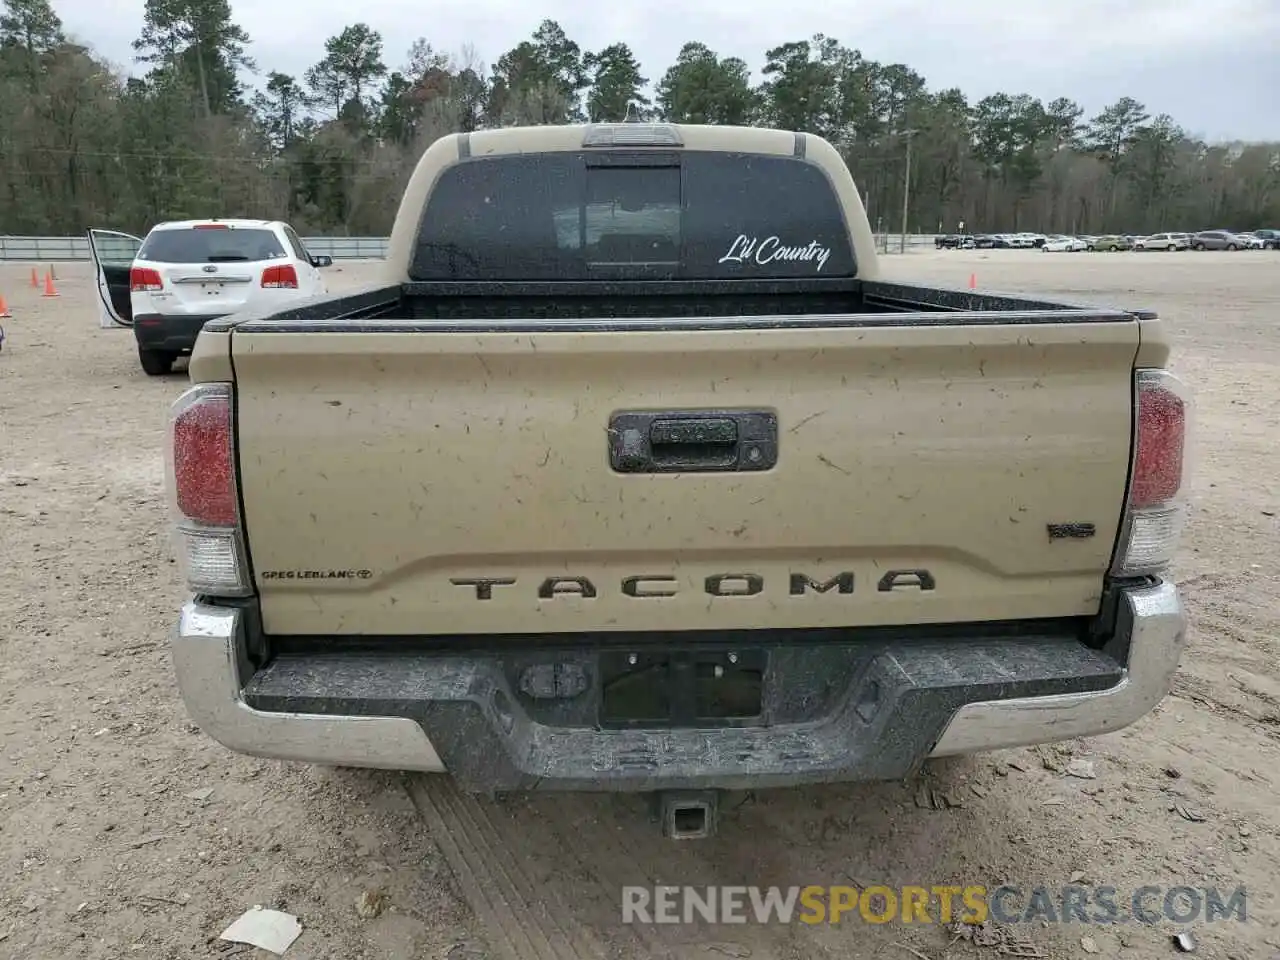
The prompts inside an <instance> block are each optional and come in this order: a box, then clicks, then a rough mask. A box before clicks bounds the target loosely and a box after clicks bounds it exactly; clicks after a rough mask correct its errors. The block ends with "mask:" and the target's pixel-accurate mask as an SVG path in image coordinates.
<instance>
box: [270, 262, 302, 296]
mask: <svg viewBox="0 0 1280 960" xmlns="http://www.w3.org/2000/svg"><path fill="white" fill-rule="evenodd" d="M262 285H263V286H264V287H290V288H292V289H294V290H297V289H298V271H297V270H294V269H293V264H291V263H286V264H285V265H284V266H282V267H267V269H265V270H263V271H262Z"/></svg>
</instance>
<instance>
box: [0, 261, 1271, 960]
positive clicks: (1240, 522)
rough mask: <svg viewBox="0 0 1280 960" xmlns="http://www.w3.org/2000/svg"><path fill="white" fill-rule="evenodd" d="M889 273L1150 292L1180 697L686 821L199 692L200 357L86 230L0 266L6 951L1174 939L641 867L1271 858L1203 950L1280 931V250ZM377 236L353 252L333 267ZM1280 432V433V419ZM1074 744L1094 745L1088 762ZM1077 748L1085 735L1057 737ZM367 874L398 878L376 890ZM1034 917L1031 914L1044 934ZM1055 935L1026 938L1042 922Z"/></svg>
mask: <svg viewBox="0 0 1280 960" xmlns="http://www.w3.org/2000/svg"><path fill="white" fill-rule="evenodd" d="M886 263H887V267H886V269H887V270H888V272H889V274H890V276H891V277H893V278H895V279H909V280H919V281H923V282H937V283H940V284H944V285H949V286H963V285H965V284H966V283H967V282H968V279H969V276H970V274H971V273H972V274H976V279H977V282H978V285H979V286H980V287H982V288H987V289H994V290H1007V291H1028V292H1030V291H1035V292H1040V293H1044V294H1047V295H1056V296H1060V297H1065V298H1071V299H1074V300H1082V301H1089V302H1097V303H1102V304H1116V305H1125V306H1141V307H1150V308H1154V309H1156V310H1158V311H1159V312H1160V313H1161V314H1162V315H1163V316H1164V317H1165V318H1167V320H1168V321H1169V322H1170V324H1171V326H1172V328H1173V331H1174V333H1175V334H1176V336H1177V355H1176V362H1175V366H1176V368H1177V369H1178V370H1179V371H1180V372H1181V373H1182V374H1183V375H1184V376H1185V377H1186V378H1187V379H1188V380H1189V381H1191V383H1192V384H1193V385H1194V386H1195V388H1196V390H1197V394H1198V417H1199V428H1198V443H1197V463H1196V466H1195V473H1194V488H1195V501H1196V503H1195V510H1194V515H1193V518H1192V522H1191V525H1190V528H1189V531H1188V535H1187V536H1186V538H1185V540H1184V546H1183V550H1182V554H1181V557H1180V560H1179V563H1178V568H1177V579H1178V581H1179V582H1180V583H1181V584H1182V585H1183V589H1184V591H1185V597H1186V601H1187V603H1188V607H1189V610H1190V615H1191V638H1190V647H1189V652H1188V654H1187V656H1186V658H1185V660H1184V663H1183V667H1182V669H1181V672H1180V673H1179V675H1178V677H1177V679H1176V683H1175V685H1174V690H1173V693H1172V695H1171V696H1170V697H1169V698H1168V699H1167V700H1166V701H1165V702H1164V703H1163V704H1162V705H1161V706H1160V707H1159V708H1158V709H1157V710H1156V712H1155V713H1154V714H1152V715H1151V716H1150V717H1148V718H1146V719H1145V720H1143V721H1142V722H1140V723H1139V724H1137V725H1136V726H1134V727H1132V728H1130V729H1128V730H1126V731H1123V732H1120V733H1117V734H1113V735H1110V736H1107V737H1102V738H1098V739H1094V740H1088V741H1076V742H1071V743H1068V744H1065V745H1062V746H1061V747H1059V748H1056V749H1051V750H1046V751H1044V752H1037V751H1034V750H1017V751H1006V752H1004V753H1001V754H998V755H990V756H984V757H978V758H966V759H963V760H959V761H953V762H949V763H947V764H944V765H939V766H937V767H934V768H931V769H930V770H929V771H927V773H926V777H927V778H928V779H929V780H930V781H932V783H933V785H934V786H936V787H937V788H938V789H939V790H942V791H944V792H946V793H948V794H949V795H951V797H952V798H953V800H954V801H956V802H957V803H959V806H956V807H952V808H947V809H941V810H938V809H932V808H928V809H926V808H922V807H921V806H918V805H917V803H916V797H917V792H918V785H917V784H899V783H892V784H880V785H873V786H854V787H847V786H842V787H830V788H822V789H805V790H797V791H783V792H770V793H758V794H754V795H747V796H744V797H742V798H740V799H741V802H740V803H738V805H737V806H735V807H734V808H733V809H731V810H727V811H725V813H724V819H723V822H722V825H721V832H720V835H719V836H718V837H717V838H716V839H714V840H712V841H708V842H704V843H693V844H673V843H667V842H663V841H661V840H660V839H659V838H658V835H657V827H656V825H655V824H653V823H651V822H650V820H649V817H648V814H647V811H646V809H645V808H644V806H643V805H642V804H641V803H640V802H639V801H638V800H635V799H633V798H626V797H623V798H610V797H594V796H588V797H576V796H575V797H550V798H542V797H539V798H535V799H526V798H507V799H505V800H501V801H496V802H490V801H477V800H473V799H471V798H463V797H460V796H458V795H457V794H455V793H454V792H453V791H452V790H450V789H448V788H447V785H442V784H441V783H439V782H435V781H432V780H431V779H430V778H411V777H402V776H400V775H397V774H391V773H370V772H361V771H338V770H330V769H324V768H312V767H307V766H300V765H291V764H282V763H275V762H265V761H259V760H254V759H248V758H244V757H238V756H233V755H232V754H230V753H228V752H227V751H226V750H224V749H223V748H222V747H220V746H218V745H217V744H215V743H213V742H212V741H211V740H209V739H208V738H207V737H205V736H203V735H202V734H201V733H199V732H198V731H197V730H196V729H195V728H194V727H193V726H192V725H191V724H190V723H189V722H188V720H187V717H186V714H185V713H184V711H183V708H182V705H181V703H180V701H179V700H178V697H177V694H176V691H175V688H174V684H173V680H172V671H171V667H170V662H169V654H168V650H167V643H166V638H167V631H168V630H169V628H170V626H171V624H172V622H173V620H174V616H175V612H176V610H177V608H178V604H179V602H180V600H181V598H182V595H181V591H180V588H179V584H178V580H177V576H176V573H175V566H174V564H173V562H172V560H171V558H170V548H169V543H168V539H167V531H166V527H165V513H164V504H163V497H162V459H161V456H162V455H161V441H162V436H163V429H164V422H165V416H166V410H167V405H168V403H169V401H170V400H171V399H172V398H173V397H174V396H176V395H177V394H178V393H179V392H180V391H181V390H182V389H183V387H184V384H185V383H186V378H185V374H181V373H180V374H175V375H174V376H172V377H169V378H161V379H152V378H148V377H146V376H144V375H143V374H142V372H141V371H140V370H139V369H138V365H137V361H136V358H135V355H134V351H133V341H132V337H131V335H130V333H129V332H128V331H124V330H109V331H103V330H99V329H98V328H97V314H96V304H95V299H94V298H95V293H94V287H93V283H92V279H91V275H90V271H89V268H88V266H87V265H86V264H64V265H58V266H57V267H56V272H57V278H58V279H57V285H58V290H59V293H60V296H59V298H58V299H56V300H50V299H44V298H42V297H41V296H40V291H39V290H34V289H31V288H30V286H29V284H28V278H29V273H30V265H13V264H9V265H3V266H0V294H3V295H4V296H5V297H6V299H7V301H8V304H9V307H10V309H11V311H12V313H13V317H12V319H6V320H0V324H2V325H3V327H4V330H5V333H6V335H7V336H6V339H5V341H4V344H3V351H0V657H2V658H3V661H2V662H3V664H4V666H3V671H2V672H0V678H2V679H3V684H2V685H0V740H2V747H3V752H2V759H0V957H14V958H24V960H25V958H31V960H54V958H81V957H84V958H119V957H131V956H139V957H147V958H166V960H167V958H188V957H210V956H213V957H223V956H244V957H249V956H255V957H256V956H262V957H266V956H267V954H265V953H257V952H255V951H253V950H252V949H251V948H247V947H237V946H233V945H231V944H228V943H225V942H220V941H218V940H217V939H216V938H217V935H218V933H219V932H221V930H222V929H223V928H224V927H225V926H226V925H227V924H228V923H229V922H230V921H231V920H233V919H234V918H235V917H237V916H238V915H239V914H240V913H241V912H242V911H244V910H245V909H247V908H249V907H250V906H252V905H254V904H262V905H267V906H273V907H277V908H279V909H282V910H286V911H288V912H290V913H293V914H295V915H297V916H298V917H299V918H300V920H301V923H302V925H303V928H304V932H303V934H302V936H301V937H300V938H299V939H298V940H297V942H296V943H294V945H293V946H292V947H291V948H290V949H289V951H288V953H287V956H288V957H289V958H294V960H321V958H327V960H355V958H368V960H381V958H449V960H464V958H466V960H480V958H487V957H492V958H511V957H538V958H544V957H545V958H551V957H592V956H600V957H605V956H607V957H611V958H619V960H622V958H639V957H649V956H653V957H672V958H681V960H683V958H708V960H712V958H720V957H726V956H727V957H751V958H754V960H771V958H776V960H783V958H787V960H792V958H794V960H800V958H826V957H831V958H836V957H840V958H862V957H886V958H888V957H898V958H901V960H909V958H910V957H912V956H915V957H916V958H917V960H920V958H925V960H939V958H942V957H944V956H945V957H948V958H954V957H982V956H990V957H992V958H994V957H996V956H999V955H1015V956H1044V957H1048V958H1054V960H1059V958H1068V957H1073V958H1074V957H1083V956H1088V955H1098V956H1102V957H1136V958H1148V957H1154V958H1159V957H1165V956H1171V955H1173V954H1174V953H1175V948H1174V945H1173V944H1172V942H1171V940H1170V935H1171V934H1172V933H1174V932H1177V930H1178V929H1180V928H1177V927H1174V926H1171V925H1161V926H1156V927H1149V926H1144V925H1137V924H1129V925H1124V926H1090V927H1082V926H1081V925H1080V924H1079V923H1065V924H1050V925H1045V924H1043V923H1040V922H1031V923H1024V924H1020V925H1015V926H1014V927H1011V928H1009V929H1007V930H1006V931H1005V934H1004V936H1005V940H1006V942H1005V943H1004V945H1003V946H1001V945H995V946H980V945H975V944H972V943H968V942H964V941H961V942H958V943H952V942H951V940H952V937H951V935H950V934H948V933H947V931H946V930H945V929H943V928H942V927H941V926H940V925H938V924H933V925H927V924H919V923H916V924H910V925H907V924H901V923H887V924H882V925H869V924H866V923H863V922H861V921H860V920H858V919H856V914H854V915H852V916H853V917H854V918H855V919H853V920H852V921H850V920H849V919H848V918H846V921H845V922H844V923H841V924H839V925H826V924H823V925H814V926H809V925H805V924H800V923H794V924H791V925H785V926H784V925H773V926H758V925H755V924H750V925H747V926H733V925H721V926H717V927H710V926H705V925H702V926H680V925H677V926H650V927H645V926H624V925H623V924H622V923H621V922H620V916H619V903H620V891H619V887H620V886H622V885H624V884H631V883H636V884H644V885H650V886H652V885H653V884H656V883H691V884H700V885H701V884H735V883H738V884H756V885H762V886H767V885H770V884H778V885H790V884H802V885H803V884H846V883H851V882H857V883H861V884H869V883H870V884H874V883H887V884H889V885H890V886H895V885H902V884H921V885H924V886H931V885H934V884H942V883H956V884H962V885H963V884H974V883H985V884H988V885H992V886H994V885H996V884H1000V883H1010V884H1016V885H1019V886H1021V887H1023V888H1027V887H1031V886H1034V885H1037V884H1040V885H1047V886H1052V887H1057V886H1061V885H1063V884H1065V883H1067V882H1069V881H1075V882H1081V883H1085V884H1106V885H1110V886H1113V887H1115V888H1117V889H1118V890H1119V891H1121V893H1120V899H1121V900H1122V901H1123V900H1124V899H1125V897H1126V896H1127V892H1128V891H1132V890H1134V889H1136V888H1137V887H1140V886H1142V885H1146V884H1153V885H1159V886H1162V887H1169V886H1173V885H1177V884H1191V885H1217V886H1219V887H1220V888H1223V889H1226V890H1229V889H1232V888H1234V887H1236V886H1237V885H1241V884H1243V885H1244V886H1246V887H1247V888H1248V901H1247V918H1248V919H1247V922H1245V923H1243V924H1241V923H1237V922H1219V923H1214V924H1202V925H1199V926H1197V927H1196V935H1197V937H1198V939H1199V946H1198V950H1197V955H1198V956H1202V957H1205V958H1228V957H1234V958H1238V960H1246V958H1248V960H1265V958H1268V957H1272V956H1273V955H1280V926H1278V924H1280V910H1278V909H1277V904H1276V899H1275V896H1274V888H1272V887H1271V886H1270V884H1271V882H1272V881H1273V879H1274V878H1275V877H1277V876H1278V875H1280V834H1278V833H1277V831H1278V830H1280V803H1277V802H1276V796H1277V788H1278V786H1280V667H1278V666H1277V664H1278V663H1280V578H1278V577H1277V559H1278V558H1280V536H1278V535H1277V534H1278V532H1280V531H1278V530H1277V519H1276V512H1277V510H1278V509H1280V441H1278V440H1277V438H1278V437H1280V422H1278V421H1280V403H1278V400H1280V378H1278V377H1277V374H1278V373H1280V327H1278V324H1280V255H1273V254H1270V253H1264V252H1258V253H1238V254H1163V253H1161V254H1154V253H1153V254H1111V255H1108V254H1053V255H1042V254H1039V253H1031V252H1022V251H995V252H985V251H984V252H976V251H967V252H943V253H933V252H928V253H920V254H912V255H908V256H905V257H901V256H900V257H894V258H889V259H888V260H887V261H886ZM362 271H363V272H364V275H366V276H367V272H368V268H367V267H362V266H361V265H357V264H345V265H340V266H339V267H337V268H334V270H333V272H332V273H331V287H335V288H338V287H341V286H343V285H347V284H352V283H358V282H359V281H360V279H361V274H362ZM1268 438H1270V439H1268ZM1071 759H1087V760H1090V761H1092V764H1093V767H1094V770H1095V772H1096V777H1095V778H1094V779H1081V778H1078V777H1073V776H1067V775H1066V774H1065V773H1064V772H1063V770H1062V768H1063V767H1065V765H1066V764H1067V763H1068V762H1069V761H1070V760H1071ZM1055 768H1056V769H1055ZM363 893H374V894H380V895H381V896H382V897H385V900H384V901H383V903H384V904H385V906H384V908H383V909H382V911H381V913H380V914H379V915H377V916H375V917H362V916H361V915H360V913H359V912H358V911H357V910H356V907H355V903H356V900H357V898H358V897H359V896H360V895H361V894H363ZM1017 944H1024V946H1022V947H1019V946H1018V945H1017ZM1025 944H1030V945H1031V946H1030V947H1029V948H1028V947H1026V946H1025Z"/></svg>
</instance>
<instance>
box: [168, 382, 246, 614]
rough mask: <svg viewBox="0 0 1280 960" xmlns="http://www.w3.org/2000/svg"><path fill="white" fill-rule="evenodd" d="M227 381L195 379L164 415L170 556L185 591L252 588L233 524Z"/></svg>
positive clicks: (235, 505)
mask: <svg viewBox="0 0 1280 960" xmlns="http://www.w3.org/2000/svg"><path fill="white" fill-rule="evenodd" d="M231 399H232V392H231V384H229V383H201V384H197V385H196V386H194V387H192V388H191V389H189V390H187V391H186V392H185V393H184V394H182V396H180V397H179V398H178V399H177V400H176V401H174V404H173V407H172V408H171V411H170V415H169V440H170V442H169V457H168V479H169V497H170V510H171V511H172V513H173V520H174V526H175V529H176V538H175V539H176V544H175V545H176V548H177V553H178V562H179V564H180V566H181V568H182V573H183V576H184V578H185V579H186V581H187V586H188V588H189V589H190V590H191V591H192V592H193V593H199V594H208V595H212V596H219V597H241V596H245V595H247V594H249V593H250V592H251V590H252V588H251V586H250V583H249V571H248V564H247V562H246V557H245V549H244V537H243V535H242V531H241V526H240V490H239V483H238V481H237V478H236V469H235V454H234V450H235V430H234V421H233V415H232V407H231Z"/></svg>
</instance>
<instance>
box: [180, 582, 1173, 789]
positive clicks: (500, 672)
mask: <svg viewBox="0 0 1280 960" xmlns="http://www.w3.org/2000/svg"><path fill="white" fill-rule="evenodd" d="M1184 630H1185V618H1184V614H1183V610H1182V606H1181V603H1180V602H1179V599H1178V594H1177V591H1176V589H1175V587H1174V586H1173V585H1172V584H1158V585H1155V586H1150V587H1143V588H1140V589H1133V590H1130V591H1128V592H1126V593H1125V594H1124V595H1123V596H1122V597H1121V598H1120V602H1119V610H1118V617H1117V628H1116V631H1115V635H1114V636H1113V637H1112V638H1111V639H1110V641H1109V642H1108V643H1107V644H1106V646H1105V647H1104V648H1103V649H1102V650H1097V651H1095V650H1092V649H1089V648H1086V647H1084V646H1083V645H1082V644H1080V643H1078V642H1077V641H1074V640H1067V639H1065V638H1062V637H1035V636H1032V637H1028V638H1016V639H1007V638H1006V639H1003V640H1000V641H998V645H997V641H984V640H983V639H981V638H975V639H974V640H972V641H955V640H949V641H946V642H945V643H942V642H937V641H921V642H913V643H912V644H910V645H906V644H903V645H894V644H886V645H882V646H879V647H877V648H876V649H874V650H872V651H870V652H862V653H857V654H851V656H853V659H852V660H850V661H849V662H848V663H847V664H846V665H845V666H846V667H847V669H846V670H845V671H844V673H843V676H844V677H845V678H846V679H847V682H842V684H840V685H839V689H835V690H834V692H833V691H832V684H831V682H830V674H829V672H828V675H827V676H825V677H824V676H817V675H812V672H806V671H803V670H802V671H801V673H800V675H801V676H804V677H807V678H808V680H809V682H811V683H813V684H814V685H815V686H814V696H818V697H822V696H826V697H827V698H828V700H829V702H830V704H831V709H830V710H829V711H827V712H826V713H824V714H823V715H822V716H820V717H818V718H816V719H814V720H812V721H810V722H802V723H790V724H780V725H775V726H768V727H763V726H762V727H752V726H739V727H720V728H702V729H688V728H678V729H651V728H645V729H600V728H599V727H598V726H593V725H589V724H572V725H569V724H557V723H555V722H554V720H552V722H545V721H547V720H548V717H547V715H546V714H541V715H539V716H540V719H534V718H533V716H532V715H531V712H530V711H527V710H525V709H524V708H523V707H522V706H521V703H522V695H519V694H517V693H516V692H515V691H514V690H513V687H512V684H511V683H510V682H509V676H510V675H509V672H504V665H503V664H502V663H501V662H500V661H499V659H498V658H496V657H491V656H486V655H423V654H412V653H410V654H405V655H398V654H397V655H391V656H386V655H379V656H368V655H359V654H338V653H332V654H311V655H307V656H301V655H281V656H279V657H277V658H276V659H275V660H273V661H272V662H271V663H270V664H268V665H267V666H266V667H264V668H263V669H260V670H257V671H254V670H253V668H252V667H251V666H250V664H249V661H248V658H247V656H246V650H247V649H248V644H249V639H250V638H249V637H248V636H247V618H246V617H245V615H244V614H243V613H242V612H241V611H240V610H237V609H233V608H225V607H215V606H209V605H205V604H200V603H195V602H192V603H188V604H186V605H185V606H184V607H183V610H182V614H181V618H180V621H179V624H178V626H177V629H176V631H175V634H174V637H173V651H172V652H173V660H174V666H175V670H176V673H177V680H178V686H179V688H180V690H181V693H182V697H183V700H184V701H185V703H186V706H187V710H188V712H189V713H190V715H191V717H192V719H193V720H194V721H195V722H196V723H197V724H198V725H199V726H200V728H201V729H202V730H204V731H205V732H206V733H207V734H208V735H210V736H211V737H213V738H214V739H215V740H218V741H219V742H221V743H222V744H223V745H225V746H227V747H229V748H230V749H232V750H235V751H237V752H240V753H245V754H250V755H254V756H262V757H273V758H279V759H288V760H299V761H307V762H316V763H326V764H336V765H342V766H355V767H379V768H388V769H401V770H418V771H427V772H445V771H448V772H449V773H451V774H452V775H453V776H454V777H455V778H456V779H457V780H458V781H459V782H460V784H461V785H462V786H463V787H464V788H466V789H471V790H480V791H488V790H517V789H577V790H648V789H658V788H662V789H677V788H698V787H701V788H713V787H716V788H726V789H734V788H750V787H767V786H787V785H795V784H800V783H817V782H834V781H850V780H883V779H896V778H900V777H904V776H908V775H910V774H911V773H912V772H913V771H914V770H915V769H917V768H918V767H919V765H920V764H921V763H922V762H923V761H924V759H925V758H926V757H928V756H945V755H953V754H963V753H972V752H978V751H983V750H991V749H997V748H1003V747H1013V746H1021V745H1026V744H1033V743H1042V742H1048V741H1053V740H1062V739H1067V738H1071V737H1080V736H1092V735H1095V734H1101V733H1108V732H1110V731H1113V730H1119V729H1121V728H1123V727H1126V726H1128V725H1129V724H1131V723H1133V722H1134V721H1136V720H1138V719H1140V718H1141V717H1142V716H1144V715H1145V714H1147V713H1148V712H1149V711H1150V710H1151V709H1152V708H1153V707H1154V706H1155V705H1156V704H1157V703H1158V702H1159V701H1160V700H1161V698H1163V697H1164V695H1165V694H1166V693H1167V691H1168V689H1169V684H1170V681H1171V678H1172V676H1173V673H1174V671H1175V670H1176V669H1177V666H1178V662H1179V659H1180V657H1181V653H1182V649H1183V643H1184ZM850 649H851V650H852V649H853V648H850ZM821 655H822V656H828V657H829V656H831V655H832V654H831V651H830V649H827V650H824V651H823V652H822V654H821ZM788 657H790V658H791V660H792V662H793V664H794V663H799V662H801V661H803V660H804V657H805V653H804V650H803V649H801V648H791V650H790V651H789V653H788ZM507 666H509V664H508V665H507ZM793 669H794V667H793ZM823 685H825V691H822V690H820V689H819V688H820V687H822V686H823ZM787 689H789V690H790V689H792V688H790V687H788V688H787ZM802 694H803V695H802ZM792 695H793V696H796V697H800V698H801V699H804V698H805V697H807V696H808V692H806V691H794V690H793V691H792ZM540 721H543V722H540Z"/></svg>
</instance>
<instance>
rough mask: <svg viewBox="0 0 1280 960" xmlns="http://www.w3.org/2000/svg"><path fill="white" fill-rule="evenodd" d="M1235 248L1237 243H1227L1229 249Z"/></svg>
mask: <svg viewBox="0 0 1280 960" xmlns="http://www.w3.org/2000/svg"><path fill="white" fill-rule="evenodd" d="M1235 248H1236V245H1235V244H1234V243H1228V244H1227V249H1228V250H1234V249H1235Z"/></svg>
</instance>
